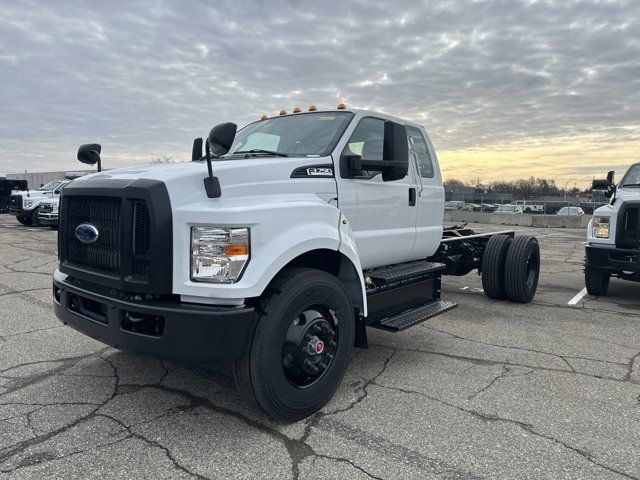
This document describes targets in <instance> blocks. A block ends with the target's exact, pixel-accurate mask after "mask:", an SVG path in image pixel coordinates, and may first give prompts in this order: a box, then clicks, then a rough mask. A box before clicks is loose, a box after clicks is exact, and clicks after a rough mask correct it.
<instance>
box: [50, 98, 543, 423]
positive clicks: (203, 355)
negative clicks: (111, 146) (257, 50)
mask: <svg viewBox="0 0 640 480" xmlns="http://www.w3.org/2000/svg"><path fill="white" fill-rule="evenodd" d="M294 112H295V113H293V114H284V113H283V114H281V115H279V116H276V117H274V118H264V117H263V119H262V120H260V121H256V122H255V123H251V124H249V125H247V126H246V127H244V128H243V129H241V130H240V131H238V132H236V126H235V124H232V123H226V124H221V125H218V126H216V127H214V128H213V129H212V130H211V133H210V134H209V137H208V139H207V141H206V142H205V146H206V155H204V156H203V152H202V145H203V141H202V139H196V140H195V141H194V145H193V154H192V160H193V161H192V162H190V163H182V164H173V165H159V166H143V167H134V168H125V169H120V170H112V171H109V172H103V173H100V174H94V175H90V176H87V177H83V178H81V179H78V180H75V181H74V182H73V183H72V184H70V185H68V186H67V187H65V189H64V192H63V195H62V203H61V208H60V212H61V213H60V219H59V221H60V227H59V256H60V265H59V268H58V269H57V270H56V272H55V274H54V280H53V296H54V305H55V312H56V315H57V316H58V318H60V319H61V321H63V322H64V323H66V324H68V325H69V326H71V327H73V328H75V329H77V330H79V331H81V332H83V333H85V334H87V335H89V336H91V337H94V338H96V339H98V340H100V341H102V342H104V343H107V344H109V345H113V346H114V347H117V348H120V349H123V350H131V351H136V352H141V353H146V354H150V355H155V356H161V357H169V358H174V359H184V360H189V361H196V362H218V363H232V364H233V373H234V376H235V380H236V382H237V385H238V387H239V390H240V392H241V393H242V394H243V396H244V397H245V398H247V399H248V400H249V401H252V402H254V403H256V404H257V405H258V406H259V407H261V408H262V409H263V410H264V411H265V412H266V413H267V414H268V415H270V416H272V417H277V418H282V419H289V420H296V419H300V418H304V417H305V416H307V415H310V414H311V413H313V412H315V411H317V410H318V409H320V408H321V407H322V406H323V405H324V404H325V403H326V402H327V401H329V399H330V398H331V396H332V395H333V393H334V391H335V390H336V388H337V386H338V385H339V383H340V381H341V379H342V377H343V374H344V372H345V370H346V368H347V363H348V361H349V358H350V352H351V349H352V347H353V346H354V345H355V346H357V347H366V345H367V339H366V327H367V326H369V327H374V328H379V329H382V330H386V331H390V332H398V331H401V330H404V329H406V328H409V327H411V326H414V325H416V324H418V323H420V322H422V321H425V320H427V319H429V318H432V317H434V316H436V315H438V314H441V313H443V312H446V311H447V310H450V309H452V308H454V307H455V306H456V305H455V304H454V303H452V302H448V301H444V300H442V299H441V298H440V282H441V276H442V275H443V274H445V275H446V274H450V275H465V274H467V273H469V272H471V271H472V270H480V271H482V281H483V285H484V290H485V293H486V294H487V295H488V296H489V297H492V298H508V299H510V300H513V301H517V302H522V303H527V302H530V301H531V300H532V298H533V296H534V294H535V291H536V287H537V283H538V275H539V268H540V257H539V247H538V243H537V241H536V239H535V238H533V237H529V236H518V237H516V236H514V234H513V232H498V233H497V234H476V233H474V232H472V231H471V230H468V229H465V228H464V227H450V228H444V229H443V226H442V218H443V205H444V190H443V188H442V180H441V177H440V169H439V167H438V162H437V158H436V154H435V151H434V149H433V146H432V144H431V142H430V140H429V137H428V136H427V133H426V132H425V130H424V128H423V127H422V126H420V125H418V124H416V123H413V122H409V121H405V120H401V119H398V118H395V117H392V116H389V115H385V114H382V113H376V112H369V111H363V110H349V109H346V108H344V106H342V105H340V106H339V108H338V109H336V110H329V111H319V110H317V109H315V107H310V111H308V112H299V109H296V110H294ZM99 148H100V147H99V146H98V145H97V144H93V145H83V146H81V147H80V150H79V151H78V157H79V159H81V161H84V162H88V163H92V162H94V161H95V162H97V160H98V158H99Z"/></svg>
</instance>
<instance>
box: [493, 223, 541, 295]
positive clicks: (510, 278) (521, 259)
mask: <svg viewBox="0 0 640 480" xmlns="http://www.w3.org/2000/svg"><path fill="white" fill-rule="evenodd" d="M539 278H540V246H539V245H538V241H537V240H536V238H535V237H533V236H531V235H522V236H519V237H515V238H513V239H512V238H511V237H509V236H507V235H496V236H494V237H491V238H490V239H489V242H488V243H487V246H486V248H485V252H484V256H483V258H482V286H483V288H484V291H485V294H486V295H487V296H488V297H489V298H495V299H504V298H508V299H509V300H511V301H512V302H518V303H530V302H531V301H532V300H533V297H534V296H535V294H536V290H537V288H538V279H539Z"/></svg>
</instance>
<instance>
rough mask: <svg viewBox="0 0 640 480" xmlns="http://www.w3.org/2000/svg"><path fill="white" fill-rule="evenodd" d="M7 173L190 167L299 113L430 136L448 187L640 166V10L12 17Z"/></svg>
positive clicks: (456, 4)
mask: <svg viewBox="0 0 640 480" xmlns="http://www.w3.org/2000/svg"><path fill="white" fill-rule="evenodd" d="M0 7H1V8H2V15H1V16H0V172H5V173H6V172H21V171H24V170H25V169H26V170H29V171H45V170H63V169H66V170H70V169H74V168H79V166H80V165H79V164H78V163H77V162H76V161H75V153H76V150H77V146H78V145H79V144H81V143H89V142H98V143H101V144H102V146H103V163H104V165H105V167H107V168H113V167H118V166H125V165H132V164H137V163H138V164H139V163H149V162H150V160H151V159H152V158H154V157H159V156H162V155H168V156H171V157H173V158H174V159H176V160H178V159H179V160H183V159H184V160H186V159H188V158H189V156H190V149H191V141H192V139H193V138H194V137H195V136H202V135H206V133H207V132H208V130H209V129H210V128H211V126H213V125H214V124H215V123H218V122H221V121H235V122H237V123H239V124H245V123H247V122H249V121H252V120H254V119H256V118H258V116H259V115H260V114H262V113H268V114H273V113H275V112H276V111H277V110H278V109H280V108H281V107H285V108H287V109H291V108H292V107H293V106H295V105H301V106H306V105H309V104H312V103H313V104H317V105H319V106H321V107H333V106H335V105H337V103H338V102H346V103H347V104H348V105H349V106H352V107H360V108H370V109H376V110H382V111H385V112H388V113H392V114H395V115H398V116H400V117H404V118H409V119H413V120H417V121H420V122H421V123H422V124H423V125H425V127H426V128H427V131H428V132H429V133H430V135H431V137H432V140H433V142H434V144H435V146H436V149H437V151H438V152H439V156H440V161H441V164H442V168H443V170H444V174H445V177H449V178H452V177H457V178H461V179H473V178H476V177H479V178H480V179H481V180H483V181H490V180H493V179H497V178H518V177H523V176H529V175H536V176H544V177H547V178H557V179H558V180H559V181H565V180H569V179H572V178H576V179H578V181H579V182H582V183H585V184H586V183H587V182H588V181H589V179H590V178H591V177H592V176H593V175H601V174H602V172H604V171H606V170H608V169H610V168H617V169H619V170H622V169H624V167H625V166H626V165H628V164H629V163H631V162H632V161H640V2H639V1H637V0H629V1H577V0H558V1H535V0H530V1H517V0H499V1H492V0H486V1H482V0H477V1H462V0H460V1H442V0H440V1H432V2H427V1H425V2H417V1H416V2H403V1H398V0H394V1H391V0H386V1H377V0H362V1H335V2H329V1H316V2H302V1H288V2H287V1H274V0H255V1H243V0H234V1H213V0H212V1H205V0H200V1H177V0H176V1H175V2H173V1H168V0H167V1H163V0H149V1H140V2H134V1H126V2H122V3H119V2H116V1H110V2H101V1H97V0H96V1H93V2H90V1H87V2H76V1H72V0H64V1H62V0H60V1H56V0H52V1H47V2H42V1H41V2H35V1H34V2H27V1H24V2H19V1H8V0H0Z"/></svg>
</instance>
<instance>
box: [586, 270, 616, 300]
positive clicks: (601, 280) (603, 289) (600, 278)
mask: <svg viewBox="0 0 640 480" xmlns="http://www.w3.org/2000/svg"><path fill="white" fill-rule="evenodd" d="M610 280H611V274H610V273H609V272H608V271H607V270H605V269H603V268H595V267H590V266H588V265H587V266H586V267H585V269H584V283H585V286H586V287H587V293H589V295H595V296H598V297H603V296H605V295H606V294H607V292H608V291H609V281H610Z"/></svg>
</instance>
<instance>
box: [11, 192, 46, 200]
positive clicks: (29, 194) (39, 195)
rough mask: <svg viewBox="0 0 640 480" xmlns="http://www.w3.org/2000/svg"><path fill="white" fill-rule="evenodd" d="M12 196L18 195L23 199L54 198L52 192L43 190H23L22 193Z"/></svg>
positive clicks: (14, 193)
mask: <svg viewBox="0 0 640 480" xmlns="http://www.w3.org/2000/svg"><path fill="white" fill-rule="evenodd" d="M11 195H18V196H20V197H22V198H29V199H39V198H54V195H53V193H52V192H43V191H42V190H23V191H20V192H12V193H11Z"/></svg>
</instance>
